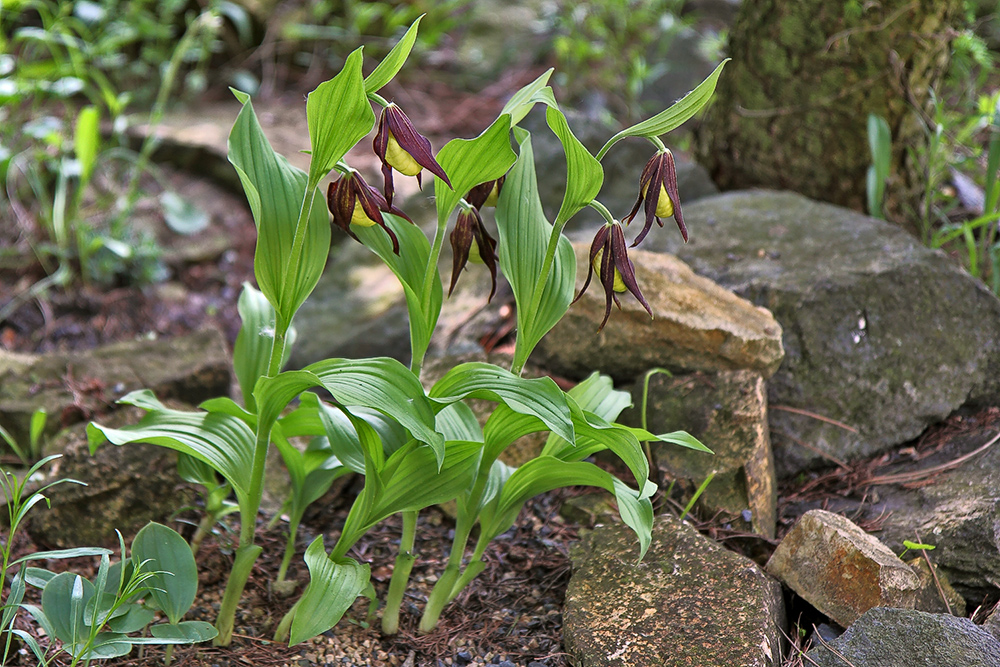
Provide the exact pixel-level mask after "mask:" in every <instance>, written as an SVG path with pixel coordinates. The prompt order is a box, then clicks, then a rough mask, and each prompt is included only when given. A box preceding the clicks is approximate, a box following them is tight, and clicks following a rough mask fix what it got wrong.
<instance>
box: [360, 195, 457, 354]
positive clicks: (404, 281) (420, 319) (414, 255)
mask: <svg viewBox="0 0 1000 667" xmlns="http://www.w3.org/2000/svg"><path fill="white" fill-rule="evenodd" d="M382 218H383V219H384V220H385V223H386V225H387V226H388V227H389V228H390V229H392V230H393V232H394V233H395V234H396V238H397V239H399V245H400V248H401V250H400V253H399V254H398V255H397V254H396V253H395V252H393V249H392V241H391V240H390V239H389V236H388V234H386V233H385V231H384V230H383V229H382V228H381V227H379V226H378V225H373V226H371V227H359V228H358V229H355V230H354V231H355V234H357V236H358V238H359V239H360V240H361V242H362V243H364V244H365V245H366V246H367V247H368V248H369V249H370V250H371V251H372V252H374V253H375V254H376V255H378V256H379V257H380V258H381V259H382V261H383V262H385V264H386V266H388V267H389V270H391V271H392V272H393V273H394V274H396V277H397V278H398V279H399V283H400V285H402V287H403V295H404V296H405V298H406V309H407V312H408V313H409V316H410V354H411V355H412V356H413V357H419V358H422V357H423V356H424V354H425V353H426V352H427V348H428V346H429V345H430V342H431V337H432V336H433V335H434V327H435V326H436V325H437V320H438V316H439V315H440V313H441V302H442V301H443V299H444V289H443V288H442V286H441V274H440V273H439V272H438V271H431V272H430V273H429V274H428V272H427V263H428V262H429V261H430V255H431V245H430V243H429V242H428V241H427V237H426V236H424V233H423V232H422V231H421V230H420V228H419V227H417V226H416V225H414V224H412V223H410V222H407V221H406V220H404V219H402V218H399V217H397V216H395V215H391V214H389V213H383V214H382ZM355 227H356V225H355ZM428 275H429V277H430V279H431V281H433V282H432V284H431V288H430V302H429V303H427V304H424V294H426V293H427V288H426V284H425V280H426V279H427V278H428Z"/></svg>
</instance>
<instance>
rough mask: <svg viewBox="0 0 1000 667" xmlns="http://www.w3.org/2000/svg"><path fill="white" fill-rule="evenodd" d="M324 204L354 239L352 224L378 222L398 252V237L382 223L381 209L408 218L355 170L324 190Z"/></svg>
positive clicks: (339, 225)
mask: <svg viewBox="0 0 1000 667" xmlns="http://www.w3.org/2000/svg"><path fill="white" fill-rule="evenodd" d="M326 205H327V207H328V208H329V209H330V213H331V214H332V215H333V222H334V224H336V225H337V226H338V227H340V228H341V229H342V230H344V231H345V232H347V233H348V234H349V235H350V236H351V238H353V239H354V240H355V241H357V240H358V237H357V236H356V235H355V234H354V232H353V231H351V225H357V226H359V227H371V226H372V225H378V226H379V227H381V228H382V229H384V230H385V231H386V233H387V234H388V235H389V238H390V239H392V251H393V252H394V253H396V254H397V255H398V254H399V239H397V238H396V235H395V234H394V233H393V232H392V230H391V229H389V227H387V226H386V224H385V218H383V217H382V213H383V212H385V213H392V214H393V215H398V216H399V217H401V218H404V219H406V220H409V221H410V222H413V221H412V220H410V218H409V217H408V216H407V215H406V214H405V213H403V212H402V211H401V210H400V209H398V208H396V207H395V206H390V205H389V204H388V203H387V202H386V201H385V197H383V196H382V193H380V192H379V191H378V190H376V189H375V188H373V187H372V186H370V185H368V183H366V182H365V179H364V178H362V177H361V174H359V173H358V172H356V171H351V172H348V173H347V174H344V175H343V176H341V177H340V178H339V179H337V181H336V182H334V183H330V187H329V188H327V190H326Z"/></svg>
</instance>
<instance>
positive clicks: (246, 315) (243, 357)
mask: <svg viewBox="0 0 1000 667" xmlns="http://www.w3.org/2000/svg"><path fill="white" fill-rule="evenodd" d="M236 309H237V311H238V312H239V314H240V320H241V322H242V325H241V326H240V332H239V333H238V334H237V335H236V343H235V345H234V346H233V370H234V371H235V373H236V380H237V382H239V385H240V391H241V392H242V394H243V404H244V405H245V406H246V407H247V409H248V410H250V411H253V412H255V411H256V407H255V404H254V400H253V387H254V384H256V382H257V378H259V377H261V376H263V375H267V366H268V362H269V361H270V359H271V347H272V346H273V345H274V326H275V322H274V307H273V306H272V305H271V304H270V302H269V301H268V300H267V298H266V297H265V296H264V295H263V294H262V293H261V292H260V291H258V290H257V289H255V288H254V287H253V285H251V284H250V283H243V291H242V292H241V293H240V298H239V301H238V302H237V304H236ZM295 336H296V333H295V327H289V328H288V332H287V333H286V335H285V348H284V356H283V358H282V360H281V365H282V366H284V365H285V362H286V361H288V356H289V355H290V354H291V353H292V346H293V345H294V344H295Z"/></svg>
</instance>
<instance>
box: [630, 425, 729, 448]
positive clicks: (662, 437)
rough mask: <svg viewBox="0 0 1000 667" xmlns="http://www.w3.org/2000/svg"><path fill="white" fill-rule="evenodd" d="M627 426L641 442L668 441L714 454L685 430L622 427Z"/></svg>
mask: <svg viewBox="0 0 1000 667" xmlns="http://www.w3.org/2000/svg"><path fill="white" fill-rule="evenodd" d="M622 428H628V430H629V431H631V432H632V433H633V434H634V435H635V437H636V438H638V439H639V440H640V441H641V442H646V441H653V442H669V443H670V444H672V445H678V446H680V447H685V448H687V449H693V450H695V451H697V452H705V453H706V454H714V453H715V452H713V451H712V450H711V449H709V448H708V447H706V446H705V445H703V444H702V443H701V441H700V440H698V438H696V437H694V436H693V435H691V434H690V433H688V432H686V431H674V432H672V433H660V434H656V433H650V432H649V431H646V430H644V429H641V428H632V427H622Z"/></svg>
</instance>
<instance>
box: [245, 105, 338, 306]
mask: <svg viewBox="0 0 1000 667" xmlns="http://www.w3.org/2000/svg"><path fill="white" fill-rule="evenodd" d="M229 161H230V162H231V163H232V164H233V166H234V167H235V168H236V172H237V174H238V175H239V177H240V182H241V183H242V184H243V189H244V191H245V192H246V195H247V200H248V201H249V203H250V209H251V211H252V212H253V217H254V222H255V223H256V225H257V250H256V253H255V255H254V275H255V276H256V278H257V285H258V287H259V288H260V290H261V292H263V293H264V295H265V296H266V297H267V300H268V301H270V302H271V304H272V305H273V306H274V308H275V310H276V311H277V313H278V316H279V317H280V318H281V319H282V320H283V321H284V322H286V323H288V322H291V319H292V315H293V314H294V313H295V312H296V311H297V310H298V308H299V306H301V305H302V303H303V302H304V301H305V300H306V297H307V296H309V293H310V292H311V291H312V289H313V288H314V287H315V286H316V282H317V281H318V280H319V277H320V275H322V273H323V268H324V267H325V265H326V259H327V255H328V254H329V250H330V221H329V214H328V213H327V210H326V205H325V204H326V202H325V201H323V197H322V196H318V195H317V196H314V197H313V203H312V207H311V208H310V211H309V215H308V216H306V221H305V224H306V230H305V237H304V238H305V241H304V243H303V246H302V254H301V256H299V257H294V258H293V257H291V251H292V245H293V239H294V237H295V227H296V225H297V223H298V218H299V212H300V210H301V208H302V204H303V200H304V197H305V191H306V182H307V180H308V179H307V177H306V173H305V172H304V171H302V170H301V169H297V168H295V167H292V166H291V165H289V164H288V161H287V160H286V159H285V158H284V157H283V156H280V155H278V154H277V153H275V152H274V149H273V148H271V144H270V143H269V142H268V140H267V138H266V137H265V136H264V132H263V130H261V127H260V123H259V122H258V121H257V116H256V114H255V113H254V110H253V106H252V105H251V104H250V101H249V98H246V99H245V101H244V102H243V109H242V110H241V111H240V113H239V116H237V118H236V123H235V124H234V125H233V129H232V132H230V134H229ZM313 194H314V195H315V194H316V193H315V192H314V193H313Z"/></svg>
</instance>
